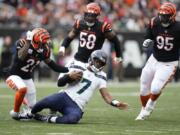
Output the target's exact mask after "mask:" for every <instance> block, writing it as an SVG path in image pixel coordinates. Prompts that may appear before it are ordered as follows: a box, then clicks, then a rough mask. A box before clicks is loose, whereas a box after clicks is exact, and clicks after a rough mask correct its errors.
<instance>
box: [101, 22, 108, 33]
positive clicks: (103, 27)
mask: <svg viewBox="0 0 180 135" xmlns="http://www.w3.org/2000/svg"><path fill="white" fill-rule="evenodd" d="M106 25H107V22H104V24H103V26H102V29H101V31H102V32H104V29H105V27H106Z"/></svg>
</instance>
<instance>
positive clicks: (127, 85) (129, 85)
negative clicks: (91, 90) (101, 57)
mask: <svg viewBox="0 0 180 135" xmlns="http://www.w3.org/2000/svg"><path fill="white" fill-rule="evenodd" d="M35 85H36V86H37V87H47V86H48V87H56V88H58V87H57V84H56V82H51V81H50V82H47V81H44V82H35ZM108 87H115V88H116V87H118V88H121V87H125V88H134V87H139V82H138V81H132V82H108ZM167 87H170V88H171V87H173V88H174V87H180V83H179V82H178V83H174V82H172V83H169V84H168V85H167ZM0 88H7V86H6V84H5V83H4V82H0Z"/></svg>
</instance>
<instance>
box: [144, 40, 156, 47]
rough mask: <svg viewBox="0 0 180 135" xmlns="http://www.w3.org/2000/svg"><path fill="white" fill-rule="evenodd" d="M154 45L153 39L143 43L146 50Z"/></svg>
mask: <svg viewBox="0 0 180 135" xmlns="http://www.w3.org/2000/svg"><path fill="white" fill-rule="evenodd" d="M153 44H154V41H153V40H151V39H146V40H144V42H143V47H144V48H148V47H149V46H150V45H153Z"/></svg>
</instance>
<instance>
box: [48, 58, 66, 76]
mask: <svg viewBox="0 0 180 135" xmlns="http://www.w3.org/2000/svg"><path fill="white" fill-rule="evenodd" d="M45 63H46V64H47V65H48V66H49V67H50V68H51V69H52V70H54V71H55V72H60V73H66V72H68V71H69V70H68V68H67V67H64V66H61V65H58V64H56V63H55V62H54V61H53V60H51V59H46V60H45Z"/></svg>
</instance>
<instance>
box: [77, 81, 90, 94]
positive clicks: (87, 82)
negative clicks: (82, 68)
mask: <svg viewBox="0 0 180 135" xmlns="http://www.w3.org/2000/svg"><path fill="white" fill-rule="evenodd" d="M81 83H84V84H85V85H84V86H83V87H82V88H81V89H80V90H79V91H77V93H78V94H81V93H83V92H84V91H85V90H86V89H87V88H88V87H89V86H90V85H91V81H90V80H88V79H85V78H83V79H82V81H81Z"/></svg>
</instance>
